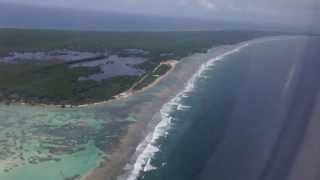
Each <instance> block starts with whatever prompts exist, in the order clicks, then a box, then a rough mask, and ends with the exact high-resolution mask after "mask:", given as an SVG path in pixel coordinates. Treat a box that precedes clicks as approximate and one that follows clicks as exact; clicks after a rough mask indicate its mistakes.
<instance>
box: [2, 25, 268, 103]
mask: <svg viewBox="0 0 320 180" xmlns="http://www.w3.org/2000/svg"><path fill="white" fill-rule="evenodd" d="M264 35H274V34H271V33H265V32H254V31H217V32H83V31H58V30H23V29H0V57H1V55H2V56H4V55H7V54H8V53H10V52H33V51H34V52H36V51H50V50H61V49H68V50H76V51H90V52H105V51H108V52H110V53H112V54H118V55H123V54H122V53H123V52H122V51H123V50H125V49H143V50H145V51H148V52H149V53H148V54H145V55H142V56H144V57H145V58H147V59H148V61H146V62H144V63H142V64H139V65H136V66H138V67H139V68H142V69H144V70H145V71H146V74H147V77H146V78H145V79H144V80H143V81H142V82H141V83H139V84H138V86H136V87H135V89H140V88H142V87H145V86H147V85H148V84H149V83H151V82H153V81H154V80H155V79H156V78H157V77H156V76H154V75H155V74H159V75H161V74H164V73H165V72H166V71H167V70H168V67H166V66H164V65H161V67H160V68H159V69H158V70H157V71H159V72H154V73H153V72H152V71H153V70H154V68H155V67H157V66H158V65H159V64H160V62H161V61H163V60H168V59H177V60H178V59H180V58H181V57H185V56H188V55H190V54H192V53H195V52H204V51H206V50H207V49H208V48H210V47H213V46H217V45H224V44H234V43H238V42H241V41H245V40H249V39H253V38H256V37H260V36H264ZM133 56H135V55H133ZM97 71H100V69H99V68H98V67H97V68H89V67H82V68H69V67H68V65H67V64H49V63H48V62H42V63H39V62H30V63H19V64H0V101H26V102H29V103H39V102H40V103H49V104H51V103H54V104H82V103H88V102H95V101H101V100H107V99H110V98H112V97H113V96H114V95H116V94H119V93H121V92H123V91H125V90H127V89H129V88H130V87H131V86H132V85H133V84H134V83H135V82H137V80H138V79H139V77H137V76H118V77H113V78H110V79H107V80H103V81H101V82H97V81H92V80H90V81H89V80H87V81H79V80H78V79H79V77H82V76H88V75H90V74H94V73H95V72H97Z"/></svg>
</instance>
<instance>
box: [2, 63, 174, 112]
mask: <svg viewBox="0 0 320 180" xmlns="http://www.w3.org/2000/svg"><path fill="white" fill-rule="evenodd" d="M178 63H179V61H177V60H167V61H163V62H160V64H159V65H158V66H157V67H156V68H155V69H154V70H156V69H157V68H158V67H160V65H163V64H166V65H169V66H171V67H170V70H168V71H167V72H166V73H165V74H163V75H161V76H159V77H158V78H157V79H156V80H155V81H153V82H152V83H150V84H148V85H147V86H146V87H143V88H142V89H139V90H133V87H134V86H135V85H136V84H137V83H139V82H141V80H143V79H140V80H139V81H138V82H136V83H134V84H133V85H132V86H131V88H130V89H128V90H126V91H125V92H122V93H120V94H118V95H115V96H113V97H114V98H113V99H109V100H105V101H97V102H92V103H84V104H79V105H72V104H44V103H34V104H33V103H28V102H19V101H16V102H11V103H10V104H9V105H8V106H10V105H11V104H13V105H28V106H37V107H55V108H83V107H88V106H96V105H103V104H107V103H111V102H113V101H118V100H123V99H127V98H129V97H130V96H132V95H135V94H138V93H141V92H144V91H146V90H148V89H149V88H152V87H153V86H155V85H156V84H157V83H158V82H160V81H161V80H162V79H163V78H165V77H166V76H167V75H168V74H170V73H171V72H172V70H173V69H174V68H175V67H176V65H177V64H178ZM154 70H153V71H154Z"/></svg>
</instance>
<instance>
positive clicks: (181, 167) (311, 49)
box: [139, 37, 320, 180]
mask: <svg viewBox="0 0 320 180" xmlns="http://www.w3.org/2000/svg"><path fill="white" fill-rule="evenodd" d="M319 47H320V41H319V39H317V38H305V37H299V38H297V39H291V40H277V41H270V42H264V43H257V44H255V45H250V46H249V47H246V48H244V49H242V50H241V51H239V52H237V53H234V54H231V55H229V56H227V57H225V58H224V59H223V60H222V61H218V62H216V63H215V65H214V66H211V67H209V68H208V69H207V70H206V71H205V73H204V74H203V75H202V77H201V78H199V79H198V80H197V82H196V83H195V88H194V90H193V91H192V92H190V93H188V97H185V98H184V99H183V100H182V104H183V105H184V107H185V108H181V109H180V110H176V111H174V112H172V113H171V116H172V117H173V120H172V126H171V128H170V130H169V132H168V135H167V136H165V137H162V138H161V139H160V140H159V147H160V151H159V152H157V153H156V154H155V156H154V157H153V158H152V161H151V164H152V166H154V167H155V168H154V169H153V170H150V171H147V172H142V173H141V175H140V177H139V179H140V180H142V179H143V180H198V179H212V180H214V179H216V180H238V179H241V180H242V179H247V180H249V179H258V177H259V175H257V174H259V173H260V172H263V170H264V168H265V166H266V165H265V164H266V163H267V159H268V158H264V157H267V155H266V154H268V152H269V150H270V151H271V149H272V147H273V145H274V139H275V138H274V134H276V132H277V129H281V124H282V119H281V118H275V117H278V116H280V115H279V114H281V113H282V111H281V108H280V106H279V104H281V103H285V102H286V103H287V101H286V100H285V99H286V98H287V97H286V96H288V94H290V90H289V89H290V87H291V86H294V84H293V83H292V82H291V81H293V80H292V79H294V77H293V75H294V74H298V72H300V70H301V69H300V70H299V66H300V64H301V62H300V61H301V59H304V58H309V59H312V58H317V57H319V56H318V55H319V53H320V52H319V51H318V50H319ZM296 71H297V72H296ZM268 157H269V156H268ZM251 159H254V160H251ZM253 171H255V172H256V173H257V174H254V172H253ZM258 172H259V173H258ZM260 174H261V173H260ZM256 177H257V178H256Z"/></svg>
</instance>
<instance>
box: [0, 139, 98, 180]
mask: <svg viewBox="0 0 320 180" xmlns="http://www.w3.org/2000/svg"><path fill="white" fill-rule="evenodd" d="M85 147H86V149H85V150H84V151H80V152H77V153H74V154H72V155H63V156H60V158H61V161H59V162H55V161H48V162H44V163H40V164H37V165H24V166H21V167H18V168H15V169H13V170H11V171H10V172H8V173H0V179H3V180H19V179H32V180H44V179H46V180H60V179H61V180H64V178H66V177H72V176H75V175H78V174H79V175H83V174H86V173H87V172H88V171H90V170H91V169H93V168H95V167H96V166H97V165H98V163H99V161H100V160H101V152H100V151H99V149H97V148H96V147H95V146H94V145H92V144H88V145H86V146H85Z"/></svg>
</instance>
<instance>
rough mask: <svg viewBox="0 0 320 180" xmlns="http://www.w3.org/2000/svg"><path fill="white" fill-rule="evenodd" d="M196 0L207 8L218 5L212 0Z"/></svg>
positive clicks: (214, 7)
mask: <svg viewBox="0 0 320 180" xmlns="http://www.w3.org/2000/svg"><path fill="white" fill-rule="evenodd" d="M195 1H196V3H197V4H198V5H199V6H201V7H204V8H207V9H216V5H215V4H214V3H213V2H211V1H210V0H195Z"/></svg>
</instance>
